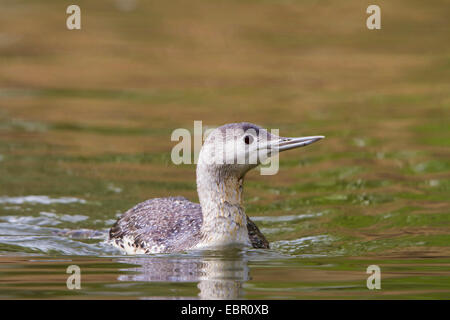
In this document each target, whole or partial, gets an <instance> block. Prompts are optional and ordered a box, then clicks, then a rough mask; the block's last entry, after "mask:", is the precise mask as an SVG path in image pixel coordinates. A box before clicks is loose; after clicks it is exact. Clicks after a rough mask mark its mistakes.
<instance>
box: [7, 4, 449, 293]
mask: <svg viewBox="0 0 450 320" xmlns="http://www.w3.org/2000/svg"><path fill="white" fill-rule="evenodd" d="M70 4H73V3H72V2H69V1H56V0H54V1H51V0H48V1H47V0H39V1H26V0H0V7H1V10H0V253H1V255H2V256H0V266H2V262H4V264H3V268H6V267H5V265H7V264H8V263H9V265H11V264H17V266H19V267H17V268H21V267H23V268H24V270H25V269H26V268H29V265H28V264H29V263H31V262H29V259H28V258H18V257H22V256H28V255H36V256H44V257H47V256H56V257H58V256H61V255H73V256H78V255H87V256H99V255H102V254H104V253H105V252H106V253H108V254H115V253H114V252H113V251H112V249H110V248H108V247H106V246H103V245H102V244H101V241H100V240H99V239H96V238H95V237H94V238H90V239H83V240H79V239H72V238H70V237H68V236H65V235H61V232H63V231H64V232H65V231H67V230H78V229H89V230H106V229H107V228H109V227H110V226H111V225H112V223H113V222H114V221H115V219H116V218H117V216H118V215H119V214H120V213H123V212H124V211H126V210H127V209H129V208H130V207H132V206H133V205H135V204H136V203H138V202H141V201H144V200H146V199H148V198H152V197H162V196H169V195H183V196H186V197H187V198H189V199H190V200H192V201H197V194H196V187H195V166H194V165H180V166H175V165H173V164H172V163H171V161H170V151H171V148H172V147H173V146H174V145H175V144H176V143H175V142H171V141H170V134H171V132H172V131H173V130H174V129H176V128H188V129H192V128H193V121H194V120H202V121H203V125H204V126H219V125H222V124H224V123H229V122H241V121H248V122H252V123H256V124H259V125H261V126H263V127H265V128H268V129H271V128H278V129H280V134H281V135H284V136H302V135H325V136H326V137H327V138H326V139H325V140H323V141H321V142H320V143H317V144H314V145H313V146H311V147H308V148H305V149H303V150H298V151H293V152H290V153H287V154H282V155H281V157H280V158H281V161H280V171H279V173H278V174H277V175H275V176H260V175H259V173H258V172H257V171H255V172H251V173H250V174H249V175H248V176H247V181H246V191H245V203H246V210H247V213H248V214H249V216H252V217H255V219H254V220H255V222H256V223H257V224H258V225H259V226H260V227H261V229H262V231H263V232H264V233H265V234H266V235H267V237H268V238H269V240H270V241H271V242H272V244H273V246H272V247H273V250H274V252H276V253H282V254H284V255H287V256H289V259H288V260H286V261H289V263H288V262H286V261H285V260H282V261H285V262H282V263H278V264H277V265H276V266H271V267H272V269H271V268H263V267H261V268H260V269H258V267H257V266H254V267H252V266H251V265H250V269H251V270H253V277H255V278H256V279H257V280H258V282H257V283H253V284H252V283H251V281H250V282H249V284H248V285H247V292H250V293H248V297H253V298H255V297H256V298H261V297H267V298H274V297H278V298H280V297H281V298H286V297H288V298H292V297H294V298H296V297H305V296H307V297H323V296H326V294H325V295H324V294H323V293H322V292H321V291H320V290H319V291H317V294H316V291H314V290H312V291H311V290H310V289H311V288H316V287H318V288H324V287H325V288H329V291H327V292H328V294H329V295H330V296H334V297H344V296H345V297H347V296H348V297H352V296H354V297H356V296H358V297H360V296H361V295H366V297H369V296H367V295H368V294H369V293H370V292H369V291H368V290H367V289H366V288H365V277H366V274H365V267H366V265H368V264H369V263H366V262H364V263H362V264H361V265H358V264H356V265H358V267H355V266H354V265H353V264H351V263H350V264H349V263H347V261H348V259H349V257H360V258H361V259H363V260H364V261H366V259H369V260H370V259H378V260H377V261H378V263H380V264H383V263H384V265H383V266H384V267H383V268H384V269H383V268H382V270H388V271H387V272H388V273H385V274H386V277H387V278H389V277H391V278H392V281H391V282H387V284H386V283H385V286H384V287H383V288H388V289H389V288H391V289H393V291H392V293H389V290H388V291H385V292H384V293H380V294H379V297H384V298H386V297H389V296H390V295H391V294H392V295H396V294H397V295H403V296H401V297H431V298H443V297H444V298H445V297H447V298H448V297H449V292H450V288H449V287H450V273H449V271H448V270H449V266H450V258H449V257H450V232H449V230H450V228H449V227H450V205H449V190H450V180H449V177H450V151H449V145H450V130H449V127H450V126H449V119H450V41H449V40H450V16H449V3H448V2H447V1H438V0H432V1H426V2H425V1H419V0H413V1H411V0H409V1H406V0H396V1H378V0H377V1H357V0H351V1H350V0H348V1H332V0H303V1H302V0H298V1H297V0H278V1H276V0H261V1H257V0H239V1H237V0H227V1H225V0H214V1H206V0H189V1H179V0H173V1H143V0H97V1H85V0H79V1H76V4H77V5H79V6H80V8H81V30H72V31H69V30H67V28H66V19H67V17H68V15H67V14H66V8H67V6H69V5H70ZM370 4H377V5H379V6H380V8H381V25H382V29H381V30H368V29H367V27H366V19H367V17H368V16H369V15H368V14H366V8H367V7H368V6H369V5H370ZM100 238H101V237H100ZM277 257H278V256H277ZM319 257H322V258H325V259H332V262H330V261H331V260H325V262H323V263H322V262H320V261H322V260H320V259H319V260H317V261H316V260H308V259H316V258H317V259H318V258H319ZM342 257H345V258H342ZM392 257H395V258H392ZM272 258H273V257H272ZM272 258H271V259H272ZM74 259H75V258H74ZM261 259H262V258H261ZM333 259H334V260H333ZM393 259H394V260H393ZM395 259H397V260H395ZM398 259H400V262H399V260H398ZM402 259H403V260H402ZM417 259H419V260H417ZM420 259H424V260H420ZM250 260H251V259H250ZM262 260H264V259H262ZM93 261H96V260H93ZM101 261H102V263H105V264H106V265H108V268H111V265H109V264H107V263H106V262H105V260H101ZM108 261H109V260H108ZM264 261H266V260H264ZM268 261H271V260H270V259H268V260H267V262H266V263H267V264H270V262H268ZM293 261H295V263H294V262H293ZM305 261H306V262H305ZM91 262H92V261H91V260H89V263H91ZM92 263H93V262H92ZM96 263H100V262H98V261H97V262H96ZM115 263H116V262H115ZM287 263H288V264H289V267H288V266H287V265H286V264H287ZM116 264H117V263H116ZM116 264H114V266H113V267H112V268H113V269H114V268H118V267H117V265H116ZM305 264H307V266H306V267H305ZM315 266H320V268H321V269H320V270H316V269H314V267H315ZM333 266H334V267H333ZM47 267H48V266H47ZM52 267H54V265H52ZM283 267H285V269H283ZM278 268H282V270H284V271H283V272H284V274H289V275H290V276H289V281H290V282H289V283H287V282H285V281H287V280H286V279H285V278H280V277H279V276H278V274H279V272H280V269H278ZM299 268H302V270H303V271H302V272H299V270H300V269H299ZM318 268H319V267H318ZM324 268H325V269H326V268H330V270H329V272H326V274H327V275H328V277H325V276H324V273H323V270H324ZM389 268H390V269H389ZM408 268H409V269H408ZM8 270H9V271H11V270H10V269H7V268H6V269H4V270H3V271H4V272H3V275H2V276H0V283H1V281H2V280H1V279H2V277H3V280H4V281H6V280H5V279H9V281H10V284H9V285H8V286H7V287H2V286H1V285H0V293H1V294H0V295H1V296H3V297H14V296H17V297H21V296H27V295H31V296H33V294H36V295H37V294H42V292H43V291H40V290H39V289H36V288H35V289H33V290H37V291H33V290H31V291H30V289H29V288H28V289H27V290H26V288H27V287H26V286H25V287H24V284H23V281H24V280H23V278H22V277H20V276H17V277H16V278H14V276H13V275H12V273H10V272H9V271H8ZM316 271H317V272H322V273H320V274H317V276H312V275H311V274H315V273H314V272H316ZM8 272H9V273H8ZM11 272H12V271H11ZM23 272H24V274H23V277H24V278H25V277H26V274H27V271H23ZM117 272H118V271H117ZM134 272H136V270H134ZM333 272H334V273H333ZM389 272H391V273H390V274H389ZM433 272H434V273H433ZM250 273H251V274H252V271H251V272H250ZM417 273H421V276H420V277H419V276H417V277H416V278H411V277H413V275H417ZM324 277H325V278H324ZM41 278H42V275H41ZM112 278H114V279H115V277H112ZM13 279H15V280H13ZM46 279H47V280H46V281H47V283H46V286H45V287H46V288H47V289H46V290H47V291H45V292H48V290H50V289H49V288H52V289H51V290H54V291H52V292H53V293H52V295H50V296H49V297H57V296H59V295H60V294H62V293H61V291H58V290H57V289H55V288H57V286H58V285H59V284H56V282H55V283H53V280H52V279H51V278H46ZM102 279H103V278H102ZM105 279H106V278H105ZM108 279H109V278H108ZM324 279H326V280H324ZM361 279H362V280H361ZM399 279H400V280H399ZM103 280H104V279H103ZM103 280H101V281H100V280H98V279H97V278H96V281H94V283H96V284H95V285H94V284H92V287H91V289H92V290H94V289H93V288H97V287H95V286H96V285H97V286H101V284H99V283H103V282H102V281H103ZM14 281H16V282H14ZM105 281H106V280H105ZM108 281H109V280H108ZM111 281H112V280H111ZM305 281H306V282H308V281H309V285H307V286H306V288H307V289H305V285H304V282H305ZM324 281H325V282H326V284H324ZM106 282H107V281H106ZM11 283H12V284H11ZM15 285H17V287H15ZM20 285H22V287H20ZM52 285H54V286H55V287H52ZM336 286H338V287H339V286H341V288H347V289H348V290H350V292H348V291H346V290H347V289H342V290H341V291H339V289H336V288H337V287H336ZM389 286H391V287H389ZM19 287H20V288H22V289H19ZM287 287H289V288H291V289H289V290H288V289H287ZM23 288H25V289H23ZM58 288H59V287H58ZM87 288H89V287H87ZM174 288H175V289H177V290H178V289H179V287H177V286H176V285H174ZM195 288H196V287H195V285H193V287H192V288H191V289H192V290H191V291H192V292H194V291H195V290H196V289H195ZM274 288H278V289H276V290H275V289H274ZM292 288H294V289H292ZM295 288H297V289H295ZM330 288H334V289H330ZM349 288H350V289H349ZM355 288H356V289H355ZM42 290H44V289H42ZM139 290H143V292H145V294H150V293H149V292H148V290H152V289H149V288H148V287H145V289H143V287H139ZM139 290H137V291H138V292H140V293H138V294H136V295H137V296H140V295H142V294H143V293H142V292H141V291H139ZM146 290H147V291H146ZM180 290H181V289H180ZM271 290H272V291H271ZM308 290H309V291H308ZM333 290H334V291H333ZM352 290H353V291H352ZM355 290H356V291H355ZM358 290H361V292H363V293H361V292H359V291H358ZM119 291H120V290H119ZM191 291H189V294H191V293H192V292H191ZM63 292H64V291H63ZM161 292H163V293H164V290H162V291H161ZM177 292H181V293H180V295H183V294H185V292H184V291H177ZM263 292H264V293H263ZM386 292H387V293H386ZM394 292H395V293H394ZM71 294H74V293H73V292H71ZM117 294H119V293H117ZM161 294H162V293H161ZM186 294H188V293H186ZM252 294H253V295H252ZM150 295H151V294H150ZM162 295H164V294H162Z"/></svg>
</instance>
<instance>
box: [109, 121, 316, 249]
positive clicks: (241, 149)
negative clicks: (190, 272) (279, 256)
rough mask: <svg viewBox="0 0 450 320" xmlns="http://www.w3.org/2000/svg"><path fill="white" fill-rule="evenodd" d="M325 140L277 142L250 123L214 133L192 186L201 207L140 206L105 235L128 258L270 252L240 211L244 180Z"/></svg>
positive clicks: (174, 203) (173, 200) (158, 201)
mask: <svg viewBox="0 0 450 320" xmlns="http://www.w3.org/2000/svg"><path fill="white" fill-rule="evenodd" d="M323 138H324V136H310V137H301V138H286V137H280V136H277V135H274V134H272V133H269V132H268V131H267V130H265V129H263V128H261V127H259V126H257V125H254V124H252V123H248V122H242V123H231V124H226V125H223V126H221V127H219V128H217V129H214V130H213V131H212V132H211V133H210V134H209V136H208V137H207V138H206V140H205V142H204V144H203V146H202V148H201V150H200V153H199V156H198V162H197V168H196V176H197V179H196V180H197V193H198V198H199V200H200V203H193V202H190V201H189V200H187V199H186V198H184V197H168V198H154V199H150V200H147V201H145V202H142V203H140V204H138V205H136V206H135V207H133V208H131V209H129V210H128V211H127V212H125V213H124V214H123V215H122V216H121V217H120V218H119V219H118V220H117V221H116V222H115V224H114V225H113V226H112V227H111V229H110V231H109V242H110V243H111V244H112V245H113V246H115V247H117V248H119V249H121V250H122V251H125V253H127V254H152V253H172V252H183V251H187V250H191V249H194V250H195V249H202V248H215V247H224V246H229V245H243V246H248V247H253V248H265V249H268V248H269V242H268V241H267V239H266V238H265V237H264V235H263V234H262V233H261V231H260V230H259V229H258V227H257V226H256V224H255V223H253V221H252V220H250V218H249V217H248V216H247V215H246V213H245V210H244V207H243V198H242V192H243V183H244V176H245V174H246V173H247V172H248V171H249V170H250V169H252V168H255V167H256V166H258V165H259V164H261V163H262V162H264V161H265V160H267V159H268V158H269V157H271V156H273V155H276V154H277V153H278V152H281V151H285V150H290V149H294V148H298V147H303V146H307V145H309V144H311V143H313V142H316V141H318V140H320V139H323ZM239 159H244V160H245V161H239ZM252 159H253V161H250V160H252Z"/></svg>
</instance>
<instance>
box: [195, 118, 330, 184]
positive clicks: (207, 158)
mask: <svg viewBox="0 0 450 320" xmlns="http://www.w3.org/2000/svg"><path fill="white" fill-rule="evenodd" d="M323 138H324V136H310V137H298V138H288V137H280V136H278V135H274V134H272V133H270V132H268V131H267V130H265V129H263V128H261V127H259V126H257V125H255V124H252V123H248V122H241V123H231V124H226V125H223V126H221V127H219V128H217V129H215V130H213V131H212V132H211V133H210V134H209V136H208V137H207V139H206V141H205V143H204V144H203V146H202V149H201V151H200V155H199V162H198V164H199V165H200V166H207V168H208V169H209V170H215V171H216V172H218V173H220V174H224V175H227V174H232V175H234V176H237V177H238V178H242V177H244V175H245V174H246V173H247V172H248V171H249V170H251V169H252V168H255V167H256V166H258V165H259V164H261V163H263V162H265V161H266V160H267V159H268V158H269V157H272V156H274V155H275V154H276V153H278V152H282V151H286V150H291V149H294V148H299V147H304V146H307V145H309V144H311V143H314V142H316V141H318V140H320V139H323Z"/></svg>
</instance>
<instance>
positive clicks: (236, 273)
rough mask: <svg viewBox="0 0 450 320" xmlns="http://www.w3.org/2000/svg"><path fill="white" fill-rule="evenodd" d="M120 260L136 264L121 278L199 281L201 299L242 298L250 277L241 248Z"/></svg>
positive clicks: (122, 279)
mask: <svg viewBox="0 0 450 320" xmlns="http://www.w3.org/2000/svg"><path fill="white" fill-rule="evenodd" d="M119 262H121V263H127V264H134V265H136V266H135V267H131V268H126V269H122V270H123V271H126V272H127V274H124V275H120V276H119V278H118V280H120V281H140V282H198V284H197V287H198V288H199V290H200V292H199V294H198V296H199V298H200V299H214V300H219V299H239V298H240V297H242V295H243V289H242V285H243V283H244V282H245V281H247V280H249V278H250V277H249V268H248V265H247V260H246V258H245V253H244V252H242V251H240V250H231V249H230V250H226V251H220V252H206V251H204V252H200V253H196V254H195V255H189V256H187V255H186V256H170V255H168V256H150V257H129V258H128V257H127V258H121V259H119ZM131 273H132V274H131Z"/></svg>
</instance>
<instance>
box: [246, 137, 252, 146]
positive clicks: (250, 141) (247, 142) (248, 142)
mask: <svg viewBox="0 0 450 320" xmlns="http://www.w3.org/2000/svg"><path fill="white" fill-rule="evenodd" d="M244 142H245V144H250V143H252V142H253V137H252V136H245V137H244Z"/></svg>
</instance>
